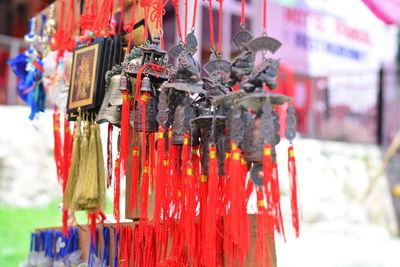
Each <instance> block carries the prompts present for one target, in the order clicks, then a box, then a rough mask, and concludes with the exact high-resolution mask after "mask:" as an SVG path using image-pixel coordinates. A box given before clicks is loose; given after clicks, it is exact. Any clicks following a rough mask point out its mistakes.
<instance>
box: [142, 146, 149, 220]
mask: <svg viewBox="0 0 400 267" xmlns="http://www.w3.org/2000/svg"><path fill="white" fill-rule="evenodd" d="M142 153H143V152H142ZM149 171H150V170H149V162H145V163H144V164H143V170H142V184H141V188H140V220H141V222H146V223H147V220H148V214H147V206H148V200H149Z"/></svg>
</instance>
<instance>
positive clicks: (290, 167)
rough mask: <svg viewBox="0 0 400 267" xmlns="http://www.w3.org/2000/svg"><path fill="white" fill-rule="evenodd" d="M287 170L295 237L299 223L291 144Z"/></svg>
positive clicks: (294, 163)
mask: <svg viewBox="0 0 400 267" xmlns="http://www.w3.org/2000/svg"><path fill="white" fill-rule="evenodd" d="M288 171H289V179H290V193H291V194H290V198H291V208H292V224H293V228H294V230H295V232H296V237H299V233H300V225H299V207H298V196H297V172H296V161H295V157H294V150H293V145H290V147H289V148H288Z"/></svg>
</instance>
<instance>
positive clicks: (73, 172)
mask: <svg viewBox="0 0 400 267" xmlns="http://www.w3.org/2000/svg"><path fill="white" fill-rule="evenodd" d="M81 135H82V133H81V118H80V117H78V121H77V124H76V127H75V131H74V137H73V140H74V142H73V146H72V156H71V167H70V171H69V176H68V182H67V186H66V189H65V193H64V208H65V209H69V208H71V202H72V198H73V194H74V190H75V188H76V182H77V180H78V174H79V163H80V156H81V138H82V136H81Z"/></svg>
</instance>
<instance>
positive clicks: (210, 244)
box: [203, 146, 218, 267]
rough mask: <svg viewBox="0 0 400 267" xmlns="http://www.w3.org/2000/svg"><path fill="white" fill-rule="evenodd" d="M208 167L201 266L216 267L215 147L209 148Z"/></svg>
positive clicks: (216, 177)
mask: <svg viewBox="0 0 400 267" xmlns="http://www.w3.org/2000/svg"><path fill="white" fill-rule="evenodd" d="M209 155H210V158H209V165H208V166H209V167H208V173H209V176H208V200H207V211H206V220H205V222H204V223H205V233H204V234H205V238H204V247H203V248H204V250H203V264H204V265H205V266H210V267H213V266H216V264H217V257H218V255H217V215H218V211H217V206H218V159H217V149H216V147H215V146H210V148H209Z"/></svg>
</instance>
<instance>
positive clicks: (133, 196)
mask: <svg viewBox="0 0 400 267" xmlns="http://www.w3.org/2000/svg"><path fill="white" fill-rule="evenodd" d="M139 153H140V152H139V147H134V148H133V149H132V170H131V189H130V194H129V196H130V198H129V207H130V210H131V212H133V211H134V210H136V209H137V204H138V192H139V191H138V185H139V164H140V162H139V161H140V160H139Z"/></svg>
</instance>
